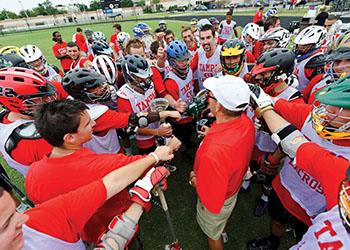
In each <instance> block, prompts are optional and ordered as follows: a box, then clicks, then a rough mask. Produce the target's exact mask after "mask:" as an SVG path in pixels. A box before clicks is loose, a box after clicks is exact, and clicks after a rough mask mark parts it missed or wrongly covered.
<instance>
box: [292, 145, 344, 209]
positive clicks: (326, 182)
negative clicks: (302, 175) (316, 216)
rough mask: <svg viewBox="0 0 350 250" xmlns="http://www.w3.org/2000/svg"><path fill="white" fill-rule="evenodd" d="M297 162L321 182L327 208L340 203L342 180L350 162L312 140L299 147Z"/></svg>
mask: <svg viewBox="0 0 350 250" xmlns="http://www.w3.org/2000/svg"><path fill="white" fill-rule="evenodd" d="M315 159H317V160H316V161H315ZM296 162H297V166H298V167H299V168H300V169H302V170H305V171H306V172H308V173H309V174H310V175H312V176H313V177H315V178H316V179H317V180H318V181H319V182H320V183H321V186H322V188H323V192H324V196H325V197H326V203H327V210H330V209H332V207H334V206H335V205H336V204H338V191H339V186H340V182H341V181H342V180H343V179H345V172H346V170H347V169H348V167H349V165H350V162H349V161H348V160H346V159H345V158H342V157H337V156H336V155H334V154H332V153H331V152H329V151H328V150H326V149H324V148H322V147H321V146H319V145H317V144H315V143H312V142H310V143H304V144H303V145H301V146H300V147H299V148H298V150H297V154H296ZM335 167H336V169H334V168H335Z"/></svg>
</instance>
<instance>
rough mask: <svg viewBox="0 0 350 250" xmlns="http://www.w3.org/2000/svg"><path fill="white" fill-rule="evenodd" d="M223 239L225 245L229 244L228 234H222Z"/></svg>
mask: <svg viewBox="0 0 350 250" xmlns="http://www.w3.org/2000/svg"><path fill="white" fill-rule="evenodd" d="M221 238H222V242H223V243H227V242H228V235H227V233H226V232H225V231H224V232H222V234H221Z"/></svg>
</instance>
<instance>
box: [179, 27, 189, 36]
mask: <svg viewBox="0 0 350 250" xmlns="http://www.w3.org/2000/svg"><path fill="white" fill-rule="evenodd" d="M186 31H191V32H192V29H191V27H190V26H182V28H181V36H182V34H183V33H184V32H186Z"/></svg>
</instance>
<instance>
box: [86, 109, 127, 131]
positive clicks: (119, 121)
mask: <svg viewBox="0 0 350 250" xmlns="http://www.w3.org/2000/svg"><path fill="white" fill-rule="evenodd" d="M129 116H130V113H123V112H117V111H114V110H111V109H109V110H107V111H106V112H105V113H103V115H101V116H100V117H99V118H97V119H96V120H95V122H96V124H95V126H94V128H93V130H94V134H96V133H100V132H103V131H107V130H109V129H119V128H126V127H128V125H129Z"/></svg>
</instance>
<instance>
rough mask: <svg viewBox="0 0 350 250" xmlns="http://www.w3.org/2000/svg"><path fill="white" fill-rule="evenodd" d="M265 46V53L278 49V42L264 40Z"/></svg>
mask: <svg viewBox="0 0 350 250" xmlns="http://www.w3.org/2000/svg"><path fill="white" fill-rule="evenodd" d="M263 44H264V47H263V52H265V51H269V50H272V49H274V48H276V47H277V45H278V41H277V40H274V39H270V40H264V41H263Z"/></svg>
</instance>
